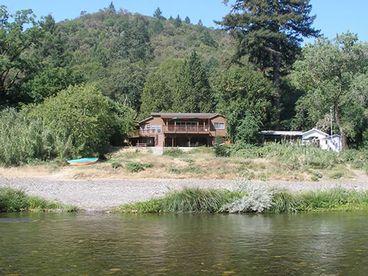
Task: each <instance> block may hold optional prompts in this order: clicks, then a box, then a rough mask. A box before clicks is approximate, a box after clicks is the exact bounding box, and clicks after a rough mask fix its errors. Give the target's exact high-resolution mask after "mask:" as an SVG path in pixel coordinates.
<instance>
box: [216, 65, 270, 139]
mask: <svg viewBox="0 0 368 276" xmlns="http://www.w3.org/2000/svg"><path fill="white" fill-rule="evenodd" d="M273 93H274V88H273V87H272V84H271V83H270V82H269V81H268V80H267V79H265V78H264V77H263V76H262V74H261V73H259V72H256V71H254V70H253V69H252V68H251V67H250V66H246V67H239V66H232V67H231V68H229V69H228V70H227V71H226V72H221V77H220V78H219V79H218V81H217V83H216V96H217V102H218V104H217V109H218V111H219V112H220V113H222V114H223V115H225V116H226V119H227V126H228V134H229V135H230V138H231V139H232V140H234V141H237V140H239V141H244V142H254V140H255V138H256V133H257V132H258V130H259V128H260V127H261V126H264V127H267V126H270V125H272V124H270V122H272V120H273V119H272V116H273V111H274V109H273V106H272V96H273Z"/></svg>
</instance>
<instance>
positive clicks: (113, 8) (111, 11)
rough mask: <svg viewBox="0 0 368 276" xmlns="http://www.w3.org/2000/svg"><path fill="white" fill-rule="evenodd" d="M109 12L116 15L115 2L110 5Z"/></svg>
mask: <svg viewBox="0 0 368 276" xmlns="http://www.w3.org/2000/svg"><path fill="white" fill-rule="evenodd" d="M107 12H110V13H116V9H115V6H114V3H113V2H111V3H110V5H109V7H108V8H107Z"/></svg>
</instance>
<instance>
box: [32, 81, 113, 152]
mask: <svg viewBox="0 0 368 276" xmlns="http://www.w3.org/2000/svg"><path fill="white" fill-rule="evenodd" d="M115 114H116V113H115V112H114V105H113V104H112V103H111V102H110V101H109V99H108V98H106V97H104V96H103V95H102V94H101V93H100V92H99V91H98V90H97V88H96V87H94V86H91V85H82V86H71V87H69V88H68V89H66V90H64V91H62V92H60V93H59V94H58V95H57V96H55V97H51V98H48V99H46V100H45V101H44V102H43V103H42V104H40V105H38V106H35V107H34V108H33V109H30V110H29V115H30V117H31V118H40V119H41V120H42V121H43V123H44V124H45V126H47V127H48V128H49V129H50V130H51V131H52V133H53V134H54V135H55V139H56V141H57V147H58V148H57V149H56V151H57V152H58V155H59V157H60V158H62V159H63V158H66V157H77V156H85V155H93V154H96V153H102V152H103V151H104V150H105V147H106V145H108V143H109V140H110V137H111V136H112V134H113V129H114V127H116V125H117V124H118V122H117V117H116V115H115Z"/></svg>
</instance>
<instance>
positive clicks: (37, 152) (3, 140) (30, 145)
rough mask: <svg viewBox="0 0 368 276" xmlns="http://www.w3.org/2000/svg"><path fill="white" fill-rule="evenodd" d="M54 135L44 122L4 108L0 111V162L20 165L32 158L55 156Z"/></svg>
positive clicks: (40, 158)
mask: <svg viewBox="0 0 368 276" xmlns="http://www.w3.org/2000/svg"><path fill="white" fill-rule="evenodd" d="M54 143H55V137H54V135H53V133H52V132H51V131H50V129H48V128H47V127H46V126H45V124H44V123H43V122H42V121H41V120H39V119H35V120H30V119H29V118H27V116H26V115H25V113H24V112H20V113H18V112H16V111H15V110H14V109H6V110H3V111H1V112H0V144H1V147H0V163H1V164H3V165H7V166H9V165H20V164H23V163H27V162H29V161H31V160H33V159H39V160H46V159H50V158H52V157H54V156H55V154H56V152H55V147H54Z"/></svg>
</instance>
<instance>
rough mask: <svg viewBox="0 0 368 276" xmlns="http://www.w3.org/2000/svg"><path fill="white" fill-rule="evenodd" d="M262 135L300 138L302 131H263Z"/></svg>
mask: <svg viewBox="0 0 368 276" xmlns="http://www.w3.org/2000/svg"><path fill="white" fill-rule="evenodd" d="M261 134H263V135H275V136H302V135H303V131H283V130H263V131H261Z"/></svg>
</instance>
